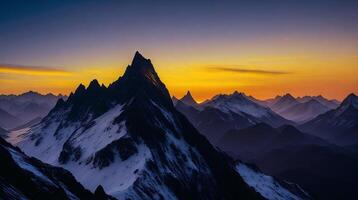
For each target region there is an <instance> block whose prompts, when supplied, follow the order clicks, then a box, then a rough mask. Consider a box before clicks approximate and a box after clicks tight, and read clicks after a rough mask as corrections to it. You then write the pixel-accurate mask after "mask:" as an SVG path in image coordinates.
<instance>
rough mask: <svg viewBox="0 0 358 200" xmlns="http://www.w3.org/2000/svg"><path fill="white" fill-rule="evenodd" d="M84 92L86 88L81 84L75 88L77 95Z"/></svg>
mask: <svg viewBox="0 0 358 200" xmlns="http://www.w3.org/2000/svg"><path fill="white" fill-rule="evenodd" d="M84 91H86V87H85V86H84V85H83V84H82V83H81V84H80V85H79V86H78V87H77V89H76V91H75V94H79V93H82V92H84Z"/></svg>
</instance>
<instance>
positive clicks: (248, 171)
mask: <svg viewBox="0 0 358 200" xmlns="http://www.w3.org/2000/svg"><path fill="white" fill-rule="evenodd" d="M236 170H237V172H239V174H240V175H241V176H242V178H243V179H244V181H245V182H246V183H247V184H249V185H250V186H251V187H253V188H255V190H256V191H257V192H259V193H260V194H262V195H263V196H264V197H265V198H266V199H275V200H287V199H291V200H300V199H310V195H309V194H307V193H306V192H305V191H304V190H303V189H302V188H301V187H300V186H299V185H297V184H294V183H290V182H287V181H279V180H277V179H275V178H273V177H271V176H268V175H266V174H264V173H262V172H261V171H260V170H258V169H257V168H256V167H255V166H252V165H251V166H249V165H248V164H245V163H242V162H238V163H237V165H236ZM287 188H290V190H291V191H290V190H288V189H287ZM292 190H294V191H297V192H296V193H298V194H300V195H295V194H293V193H292Z"/></svg>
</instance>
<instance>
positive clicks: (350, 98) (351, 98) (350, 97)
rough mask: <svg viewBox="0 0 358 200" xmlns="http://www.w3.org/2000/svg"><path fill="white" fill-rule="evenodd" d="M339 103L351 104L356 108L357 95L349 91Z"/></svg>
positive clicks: (357, 102) (357, 105)
mask: <svg viewBox="0 0 358 200" xmlns="http://www.w3.org/2000/svg"><path fill="white" fill-rule="evenodd" d="M341 105H342V106H347V105H352V106H354V107H357V108H358V97H357V96H356V95H355V94H354V93H351V94H349V95H348V96H347V97H346V98H345V99H344V100H343V102H342V104H341Z"/></svg>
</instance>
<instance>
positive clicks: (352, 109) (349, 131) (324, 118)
mask: <svg viewBox="0 0 358 200" xmlns="http://www.w3.org/2000/svg"><path fill="white" fill-rule="evenodd" d="M300 128H301V129H302V130H305V131H307V132H310V133H312V134H314V135H316V136H319V137H322V138H325V139H328V140H329V141H330V142H333V143H336V144H339V145H353V144H358V97H357V96H356V95H355V94H350V95H348V96H347V97H346V98H345V99H344V101H343V102H342V103H341V105H340V106H339V107H338V108H336V109H334V110H331V111H328V112H326V113H324V114H321V115H319V116H317V117H316V118H314V119H312V120H310V121H308V122H307V123H305V124H303V125H301V126H300Z"/></svg>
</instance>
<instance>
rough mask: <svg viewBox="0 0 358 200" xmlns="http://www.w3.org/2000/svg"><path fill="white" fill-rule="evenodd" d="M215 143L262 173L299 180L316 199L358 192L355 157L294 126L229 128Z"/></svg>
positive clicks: (347, 195) (296, 181)
mask: <svg viewBox="0 0 358 200" xmlns="http://www.w3.org/2000/svg"><path fill="white" fill-rule="evenodd" d="M217 146H218V147H219V148H221V149H223V150H224V151H226V152H227V153H229V154H230V155H231V156H232V157H234V158H239V159H241V160H243V161H246V162H250V163H254V164H255V165H257V166H258V167H259V168H260V169H261V170H263V171H264V172H265V173H267V174H270V175H273V176H274V177H278V178H280V179H281V180H286V181H290V182H294V183H298V184H299V185H300V186H302V187H303V188H305V189H306V190H307V191H309V192H310V194H312V195H313V196H314V197H315V198H317V199H332V200H334V199H349V198H350V197H353V196H357V195H358V193H357V190H356V187H355V186H356V185H357V184H358V173H357V170H356V169H357V167H358V159H357V158H358V157H357V155H356V154H354V153H353V154H352V153H351V151H347V150H346V149H343V148H341V147H339V146H335V145H332V144H330V143H328V142H326V141H325V140H323V139H320V138H318V137H315V136H312V135H310V134H307V133H303V132H301V131H299V130H298V129H296V128H295V127H293V126H287V125H286V126H282V127H279V128H273V127H271V126H269V125H267V124H262V123H261V124H257V125H254V126H252V127H249V128H246V129H242V130H231V131H228V132H227V133H226V134H225V135H224V136H223V137H222V138H221V139H220V140H219V142H218V143H217Z"/></svg>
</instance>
